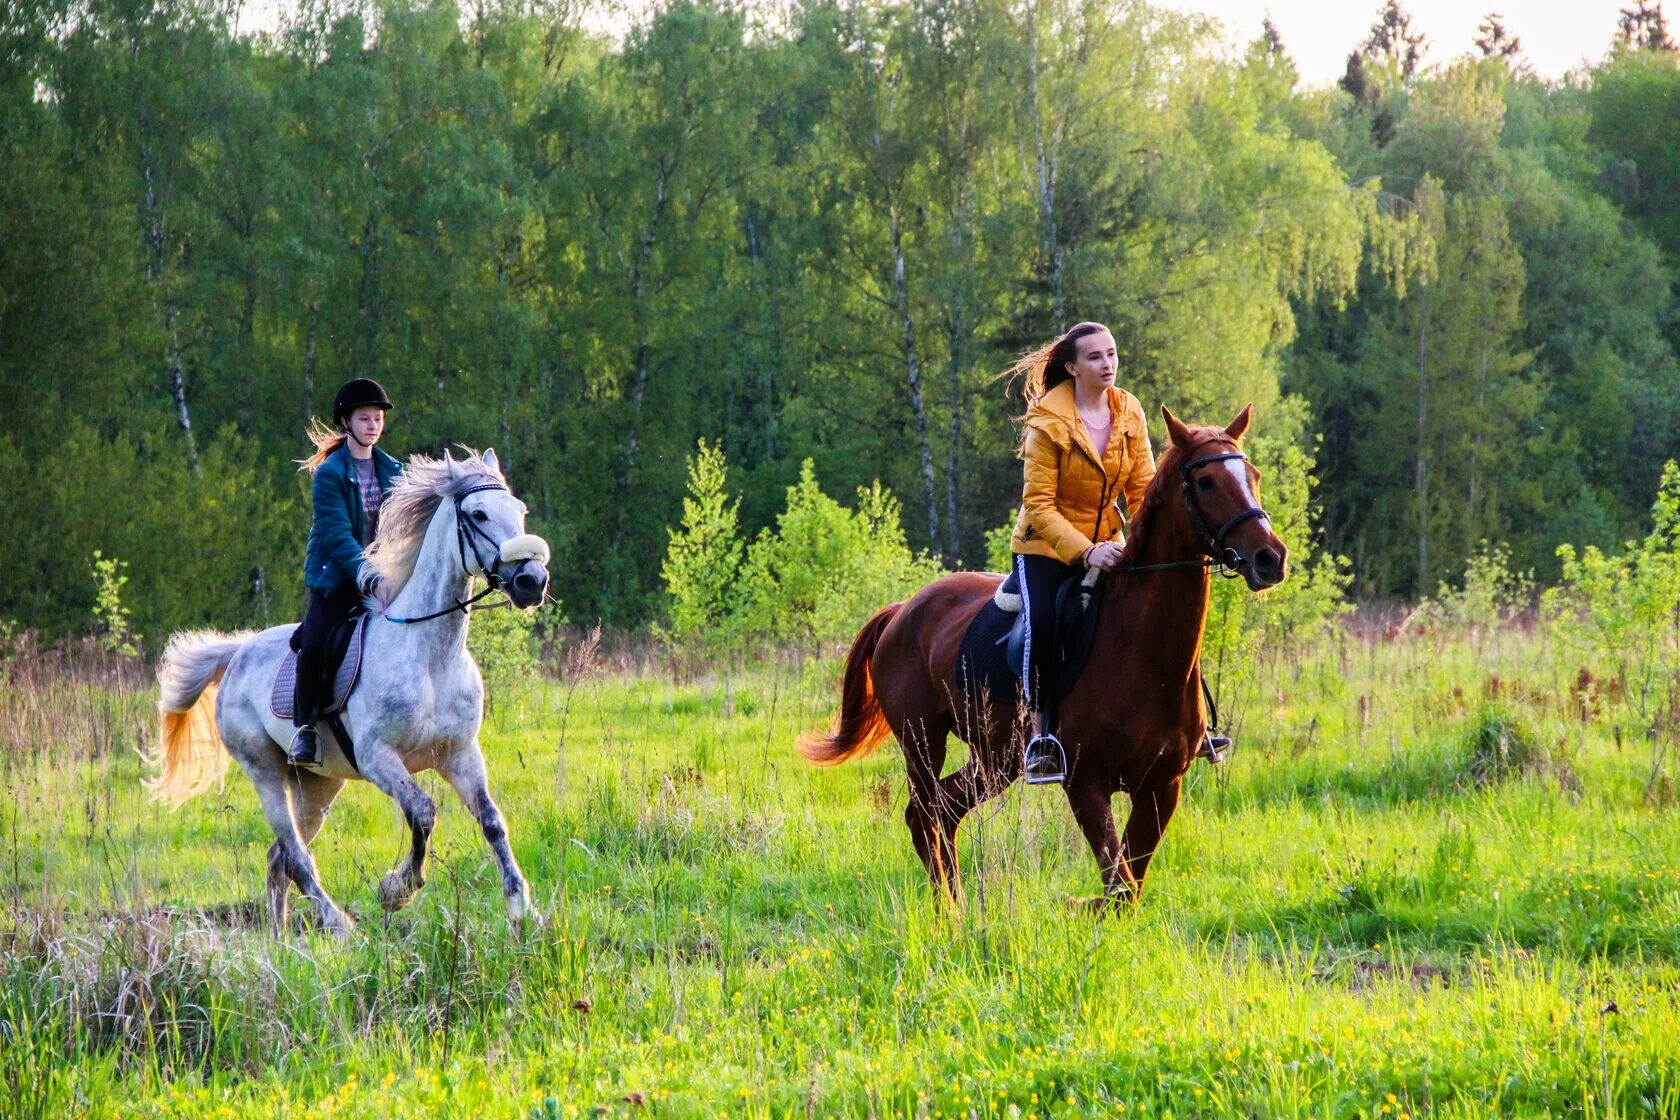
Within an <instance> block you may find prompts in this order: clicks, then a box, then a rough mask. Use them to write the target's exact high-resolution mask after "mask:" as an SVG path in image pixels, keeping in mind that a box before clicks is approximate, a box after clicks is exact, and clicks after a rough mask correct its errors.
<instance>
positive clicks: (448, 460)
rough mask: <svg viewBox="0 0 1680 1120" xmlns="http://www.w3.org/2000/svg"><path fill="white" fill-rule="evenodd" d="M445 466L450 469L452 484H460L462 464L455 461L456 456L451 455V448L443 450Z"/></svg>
mask: <svg viewBox="0 0 1680 1120" xmlns="http://www.w3.org/2000/svg"><path fill="white" fill-rule="evenodd" d="M443 465H444V466H446V467H448V468H449V479H450V481H451V482H459V481H460V480H461V464H459V463H457V462H456V461H455V456H453V455H451V454H450V453H449V448H447V447H446V448H444V449H443Z"/></svg>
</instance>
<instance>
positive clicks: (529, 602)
mask: <svg viewBox="0 0 1680 1120" xmlns="http://www.w3.org/2000/svg"><path fill="white" fill-rule="evenodd" d="M503 586H505V587H506V588H507V596H508V598H509V599H512V600H513V605H514V606H516V607H534V606H536V605H537V604H538V603H541V602H542V601H543V596H544V595H546V594H547V593H548V567H547V565H545V564H543V562H542V561H540V560H521V561H520V562H519V564H518V566H517V567H515V568H514V570H513V576H512V578H506V577H504V579H503Z"/></svg>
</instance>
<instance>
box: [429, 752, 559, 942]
mask: <svg viewBox="0 0 1680 1120" xmlns="http://www.w3.org/2000/svg"><path fill="white" fill-rule="evenodd" d="M440 769H441V770H442V772H443V776H444V778H446V779H447V780H448V782H449V784H450V785H451V786H453V787H454V788H455V792H456V793H457V794H459V795H460V798H461V802H462V804H464V805H466V807H467V812H469V813H471V814H472V815H473V818H474V819H475V820H477V821H478V827H479V828H481V829H482V830H483V831H484V839H485V841H486V842H487V843H488V844H489V845H490V851H491V852H492V853H493V854H494V855H495V857H496V864H497V866H498V867H500V868H501V872H502V896H503V897H504V898H506V899H507V907H508V921H510V922H512V923H513V924H514V925H518V924H520V923H521V922H523V921H524V920H525V919H526V918H540V915H539V914H538V913H537V912H536V910H534V909H533V908H532V906H531V892H530V889H529V888H528V887H527V886H526V884H525V876H524V874H523V873H522V872H521V871H520V870H519V861H518V860H516V859H514V858H513V848H512V847H511V846H510V845H509V844H508V834H507V825H506V823H505V822H504V821H503V820H502V811H501V810H500V809H498V808H496V803H495V801H493V800H491V798H490V783H489V780H488V778H487V776H486V774H485V770H484V753H483V752H482V751H481V750H480V749H479V746H478V740H477V739H474V740H472V741H471V742H469V743H467V744H466V745H465V746H463V747H461V748H460V749H458V750H456V751H455V752H454V753H453V754H452V755H451V756H450V757H449V758H448V759H447V760H445V762H444V764H443V765H442V766H441V767H440Z"/></svg>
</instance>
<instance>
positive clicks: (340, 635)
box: [268, 612, 368, 719]
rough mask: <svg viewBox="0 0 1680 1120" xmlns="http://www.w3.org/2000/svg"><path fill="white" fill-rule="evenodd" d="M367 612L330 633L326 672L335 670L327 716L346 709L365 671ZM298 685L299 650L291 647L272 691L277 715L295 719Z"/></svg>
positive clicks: (325, 708)
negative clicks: (364, 653)
mask: <svg viewBox="0 0 1680 1120" xmlns="http://www.w3.org/2000/svg"><path fill="white" fill-rule="evenodd" d="M367 620H368V616H367V614H366V612H363V613H361V614H358V615H355V616H354V617H352V618H350V619H347V620H345V621H344V622H341V623H339V624H338V626H336V627H335V628H334V629H333V632H332V633H331V634H330V635H328V636H327V648H326V650H325V651H324V653H325V657H324V658H323V662H324V663H323V665H322V669H321V671H322V673H323V674H325V673H331V674H332V690H331V692H330V693H329V695H328V697H327V698H326V700H325V701H324V702H323V703H322V705H321V713H320V714H321V715H322V716H323V717H326V716H331V715H336V714H337V713H339V712H341V711H343V710H344V705H345V704H346V703H348V702H349V700H350V690H351V689H353V688H355V687H356V678H357V677H359V676H360V675H361V672H362V639H363V637H364V636H365V635H366V634H367ZM296 688H297V651H296V650H287V651H286V656H285V657H284V658H283V659H282V660H281V662H280V669H279V671H278V672H276V673H275V674H274V691H273V692H271V693H270V694H269V697H268V707H269V710H270V711H272V712H273V713H274V716H275V718H276V719H291V718H292V712H293V693H294V692H295V691H296Z"/></svg>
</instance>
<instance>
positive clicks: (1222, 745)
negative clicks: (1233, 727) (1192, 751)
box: [1196, 727, 1231, 766]
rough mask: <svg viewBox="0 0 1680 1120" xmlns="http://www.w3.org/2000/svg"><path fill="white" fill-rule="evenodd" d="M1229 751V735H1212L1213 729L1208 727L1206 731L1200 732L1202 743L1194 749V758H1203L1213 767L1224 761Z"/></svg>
mask: <svg viewBox="0 0 1680 1120" xmlns="http://www.w3.org/2000/svg"><path fill="white" fill-rule="evenodd" d="M1230 751H1231V737H1230V736H1229V735H1216V734H1214V730H1213V728H1211V727H1210V728H1208V729H1207V730H1206V731H1204V732H1202V742H1201V745H1200V746H1198V747H1197V748H1196V757H1197V758H1205V759H1207V760H1208V761H1209V762H1211V763H1213V764H1214V765H1215V766H1218V765H1219V764H1220V763H1221V762H1224V761H1225V759H1226V757H1227V756H1229V754H1230Z"/></svg>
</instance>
